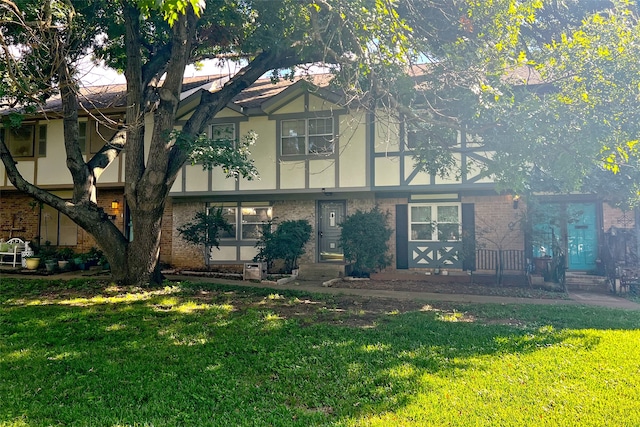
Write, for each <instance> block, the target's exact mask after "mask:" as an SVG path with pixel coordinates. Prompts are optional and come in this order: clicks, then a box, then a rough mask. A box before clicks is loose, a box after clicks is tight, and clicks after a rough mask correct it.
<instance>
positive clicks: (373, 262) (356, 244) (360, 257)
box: [340, 206, 392, 276]
mask: <svg viewBox="0 0 640 427" xmlns="http://www.w3.org/2000/svg"><path fill="white" fill-rule="evenodd" d="M388 218H389V213H388V212H387V213H382V212H381V211H380V209H379V208H378V207H377V206H376V207H375V208H373V209H371V210H370V211H361V210H359V209H358V210H357V211H356V212H355V213H354V214H352V215H349V216H347V217H346V218H345V219H344V221H342V224H340V227H341V228H342V235H341V236H340V245H341V246H342V249H343V251H344V258H345V260H346V261H349V262H353V275H354V276H368V275H369V274H370V273H371V272H373V271H374V270H377V269H382V268H384V267H386V266H388V265H389V264H390V263H391V257H390V256H389V255H387V251H388V249H389V248H388V245H387V242H388V240H389V238H390V237H391V233H392V230H391V229H390V228H389V227H388V226H387V220H388Z"/></svg>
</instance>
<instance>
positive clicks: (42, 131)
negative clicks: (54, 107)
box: [38, 125, 47, 157]
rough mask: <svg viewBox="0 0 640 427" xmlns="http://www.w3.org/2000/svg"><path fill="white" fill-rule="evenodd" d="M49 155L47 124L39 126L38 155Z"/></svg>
mask: <svg viewBox="0 0 640 427" xmlns="http://www.w3.org/2000/svg"><path fill="white" fill-rule="evenodd" d="M46 155H47V125H40V126H38V156H40V157H45V156H46Z"/></svg>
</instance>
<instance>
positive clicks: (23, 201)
mask: <svg viewBox="0 0 640 427" xmlns="http://www.w3.org/2000/svg"><path fill="white" fill-rule="evenodd" d="M97 196H98V206H99V207H101V208H103V209H104V211H105V213H106V214H107V215H115V217H116V218H115V220H114V223H115V224H116V226H117V227H118V228H119V229H120V230H123V229H124V203H123V201H124V198H123V196H122V191H121V190H99V191H98V194H97ZM113 200H118V203H119V208H118V209H112V208H111V202H112V201H113ZM39 206H40V205H39V204H38V202H36V201H35V200H34V199H32V198H31V197H29V196H27V195H25V194H22V193H18V192H14V191H3V192H2V194H1V195H0V238H2V239H5V240H7V239H8V238H9V234H10V231H11V228H15V229H17V230H13V231H11V235H12V237H19V238H21V239H23V240H36V239H37V238H38V237H39V235H40V207H39ZM77 242H78V243H77V245H76V246H74V247H73V249H74V251H76V252H86V251H88V250H89V249H90V248H91V247H94V246H97V244H96V242H95V240H94V239H93V237H91V235H90V234H89V233H87V232H86V231H85V230H84V229H82V228H81V227H78V235H77ZM42 243H44V242H42Z"/></svg>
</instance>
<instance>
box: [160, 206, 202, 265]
mask: <svg viewBox="0 0 640 427" xmlns="http://www.w3.org/2000/svg"><path fill="white" fill-rule="evenodd" d="M173 230H174V227H173V201H172V200H171V199H168V200H167V204H166V205H165V207H164V214H163V216H162V236H160V262H162V263H166V264H171V263H172V262H173ZM203 262H204V261H203Z"/></svg>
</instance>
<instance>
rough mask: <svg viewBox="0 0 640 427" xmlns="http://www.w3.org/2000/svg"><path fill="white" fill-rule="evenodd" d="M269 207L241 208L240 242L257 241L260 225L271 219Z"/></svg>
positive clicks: (260, 231)
mask: <svg viewBox="0 0 640 427" xmlns="http://www.w3.org/2000/svg"><path fill="white" fill-rule="evenodd" d="M271 212H272V210H271V207H257V208H248V207H244V206H243V207H242V209H241V213H242V234H241V236H242V240H258V239H259V238H260V235H261V234H262V225H263V224H264V223H266V222H268V221H269V220H270V219H271Z"/></svg>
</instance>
